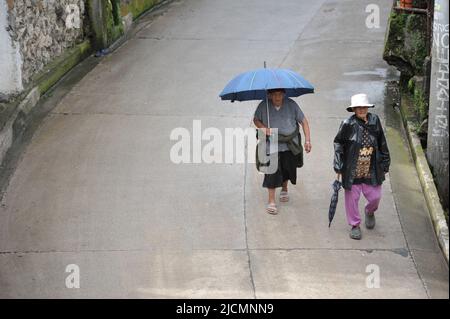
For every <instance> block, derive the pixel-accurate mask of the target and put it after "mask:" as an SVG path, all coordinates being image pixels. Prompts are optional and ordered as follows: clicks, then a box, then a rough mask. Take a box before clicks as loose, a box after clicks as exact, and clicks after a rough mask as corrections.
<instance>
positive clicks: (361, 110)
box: [334, 94, 390, 239]
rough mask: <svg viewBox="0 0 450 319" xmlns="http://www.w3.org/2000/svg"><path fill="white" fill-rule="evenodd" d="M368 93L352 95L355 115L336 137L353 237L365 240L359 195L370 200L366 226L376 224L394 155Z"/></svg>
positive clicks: (338, 166) (337, 168)
mask: <svg viewBox="0 0 450 319" xmlns="http://www.w3.org/2000/svg"><path fill="white" fill-rule="evenodd" d="M373 107H374V104H371V103H369V100H368V97H367V95H366V94H356V95H353V96H352V99H351V105H350V106H349V107H347V111H349V112H353V113H354V114H353V115H352V116H350V117H349V118H348V119H346V120H345V121H343V122H342V123H341V126H340V128H339V132H338V133H337V135H336V137H335V139H334V170H335V172H336V173H337V174H338V179H341V178H342V186H343V188H344V189H345V210H346V214H347V221H348V223H349V225H350V226H351V227H352V228H351V230H350V237H351V238H353V239H361V228H360V226H359V225H360V223H361V217H360V214H359V206H358V203H359V198H360V196H361V193H363V195H364V197H365V198H366V199H367V201H368V202H367V205H366V206H365V225H366V228H367V229H373V228H374V227H375V214H374V213H375V211H376V210H377V209H378V204H379V202H380V199H381V184H382V183H383V181H384V180H385V174H386V173H387V172H389V165H390V156H389V149H388V146H387V142H386V138H385V136H384V132H383V128H382V126H381V122H380V119H379V117H378V116H377V115H375V114H373V113H370V112H369V108H373Z"/></svg>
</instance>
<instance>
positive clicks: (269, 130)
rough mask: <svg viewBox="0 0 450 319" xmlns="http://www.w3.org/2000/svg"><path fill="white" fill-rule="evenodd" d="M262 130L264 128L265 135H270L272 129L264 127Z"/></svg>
mask: <svg viewBox="0 0 450 319" xmlns="http://www.w3.org/2000/svg"><path fill="white" fill-rule="evenodd" d="M263 130H264V133H266V135H267V136H270V135H271V134H272V129H271V128H267V127H264V128H263Z"/></svg>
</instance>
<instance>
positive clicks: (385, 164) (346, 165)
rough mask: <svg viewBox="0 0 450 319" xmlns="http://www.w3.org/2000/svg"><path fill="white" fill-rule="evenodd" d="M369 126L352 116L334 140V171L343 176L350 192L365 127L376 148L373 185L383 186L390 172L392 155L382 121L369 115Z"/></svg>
mask: <svg viewBox="0 0 450 319" xmlns="http://www.w3.org/2000/svg"><path fill="white" fill-rule="evenodd" d="M367 120H368V122H367V124H364V122H363V121H362V120H360V119H358V118H357V117H356V115H352V116H350V117H349V118H348V119H346V120H345V121H343V122H342V123H341V126H340V127H339V132H338V133H337V135H336V137H335V138H334V163H333V166H334V171H335V172H336V173H341V174H342V186H343V187H344V189H347V190H350V189H351V188H352V184H353V176H352V172H354V171H355V169H356V164H357V161H358V156H359V150H360V148H361V144H362V133H363V128H364V126H365V127H367V128H368V129H369V135H370V138H371V139H372V142H373V145H374V148H375V158H374V163H373V165H374V166H373V168H374V169H375V174H373V175H374V176H373V177H372V181H371V183H372V185H381V184H382V183H383V181H384V179H385V177H384V175H385V173H387V172H389V165H390V162H391V160H390V155H389V149H388V146H387V143H386V138H385V136H384V132H383V128H382V126H381V122H380V119H379V117H378V116H377V115H375V114H372V113H368V114H367Z"/></svg>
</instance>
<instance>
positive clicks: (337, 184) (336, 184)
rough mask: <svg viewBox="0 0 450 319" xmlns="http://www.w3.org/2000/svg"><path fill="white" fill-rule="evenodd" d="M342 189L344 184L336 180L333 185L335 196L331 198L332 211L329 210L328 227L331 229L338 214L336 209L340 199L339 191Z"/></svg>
mask: <svg viewBox="0 0 450 319" xmlns="http://www.w3.org/2000/svg"><path fill="white" fill-rule="evenodd" d="M341 187H342V183H341V182H340V181H338V180H335V181H334V183H333V184H332V189H333V195H332V196H331V202H330V209H329V210H328V221H329V224H328V227H331V222H332V221H333V218H334V214H335V213H336V207H337V203H338V199H339V190H340V189H341Z"/></svg>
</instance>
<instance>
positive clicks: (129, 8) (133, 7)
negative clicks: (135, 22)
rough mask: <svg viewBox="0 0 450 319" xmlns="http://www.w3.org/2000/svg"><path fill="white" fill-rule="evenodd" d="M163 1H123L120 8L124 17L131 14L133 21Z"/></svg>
mask: <svg viewBox="0 0 450 319" xmlns="http://www.w3.org/2000/svg"><path fill="white" fill-rule="evenodd" d="M160 2H161V0H128V1H122V3H121V6H120V12H121V15H122V16H126V15H127V14H128V13H131V14H132V16H133V19H136V18H137V17H139V16H140V15H141V14H143V13H144V12H145V11H147V10H149V9H150V8H152V7H153V6H154V5H156V4H158V3H160Z"/></svg>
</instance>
